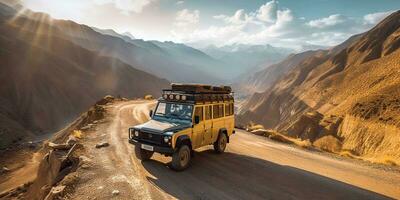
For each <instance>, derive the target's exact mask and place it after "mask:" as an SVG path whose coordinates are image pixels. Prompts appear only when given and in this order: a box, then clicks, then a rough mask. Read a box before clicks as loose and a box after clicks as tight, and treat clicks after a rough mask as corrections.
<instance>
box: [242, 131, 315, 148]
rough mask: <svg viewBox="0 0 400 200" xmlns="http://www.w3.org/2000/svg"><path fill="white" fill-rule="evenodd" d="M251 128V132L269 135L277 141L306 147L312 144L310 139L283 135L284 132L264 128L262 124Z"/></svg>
mask: <svg viewBox="0 0 400 200" xmlns="http://www.w3.org/2000/svg"><path fill="white" fill-rule="evenodd" d="M249 129H250V130H251V131H250V132H251V133H253V134H255V135H260V136H264V137H268V138H269V139H271V140H275V141H278V142H282V143H285V144H295V145H297V146H299V147H302V148H306V149H308V148H310V147H311V146H312V144H311V142H310V140H300V139H296V138H292V137H289V136H286V135H283V134H281V133H278V132H276V131H274V130H271V129H264V128H263V126H261V125H254V126H251V127H250V128H248V130H249Z"/></svg>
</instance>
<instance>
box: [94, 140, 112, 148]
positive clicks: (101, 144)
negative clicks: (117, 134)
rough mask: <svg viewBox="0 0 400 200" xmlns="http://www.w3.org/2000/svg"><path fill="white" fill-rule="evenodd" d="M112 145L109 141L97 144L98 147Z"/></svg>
mask: <svg viewBox="0 0 400 200" xmlns="http://www.w3.org/2000/svg"><path fill="white" fill-rule="evenodd" d="M108 146H110V144H108V142H100V143H98V144H96V148H98V149H99V148H102V147H108Z"/></svg>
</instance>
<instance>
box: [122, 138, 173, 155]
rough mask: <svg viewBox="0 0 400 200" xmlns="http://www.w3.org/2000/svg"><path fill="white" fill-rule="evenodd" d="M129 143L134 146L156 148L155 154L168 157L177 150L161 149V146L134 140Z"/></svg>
mask: <svg viewBox="0 0 400 200" xmlns="http://www.w3.org/2000/svg"><path fill="white" fill-rule="evenodd" d="M129 143H131V144H133V145H140V144H147V145H150V146H152V147H153V148H154V152H157V153H161V154H166V155H172V154H173V153H174V152H175V150H174V149H173V148H171V147H161V146H157V145H154V144H151V143H147V142H143V141H137V140H134V139H129Z"/></svg>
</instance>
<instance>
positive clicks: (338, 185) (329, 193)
mask: <svg viewBox="0 0 400 200" xmlns="http://www.w3.org/2000/svg"><path fill="white" fill-rule="evenodd" d="M142 164H143V166H144V168H145V169H146V170H147V171H148V172H149V173H150V174H151V175H152V176H154V178H153V177H150V176H148V177H147V179H148V180H149V181H150V182H151V183H152V184H154V185H156V186H157V187H158V188H160V189H161V190H163V191H165V192H166V193H168V194H170V195H171V196H173V197H175V198H178V199H391V198H389V197H387V196H384V195H381V194H378V193H375V192H372V191H368V190H365V189H362V188H359V187H356V186H353V185H350V184H347V183H343V182H340V181H337V180H334V179H331V178H327V177H324V176H321V175H318V174H314V173H312V172H308V171H304V170H301V169H297V168H295V167H291V166H283V165H279V164H275V163H273V162H269V161H266V160H262V159H259V158H255V157H250V156H245V155H239V154H235V153H230V152H226V153H224V154H221V155H217V154H215V153H214V152H213V151H212V150H205V151H202V152H196V156H195V157H194V158H193V162H192V166H191V167H190V168H188V169H187V170H186V171H183V172H174V171H172V170H170V169H169V167H168V164H165V163H162V162H160V161H157V160H150V161H145V162H142Z"/></svg>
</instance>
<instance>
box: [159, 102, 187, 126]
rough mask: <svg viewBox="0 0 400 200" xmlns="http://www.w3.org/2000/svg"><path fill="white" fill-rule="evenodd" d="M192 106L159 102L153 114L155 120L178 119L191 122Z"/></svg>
mask: <svg viewBox="0 0 400 200" xmlns="http://www.w3.org/2000/svg"><path fill="white" fill-rule="evenodd" d="M192 112H193V105H189V104H180V103H173V102H167V103H164V102H159V103H158V105H157V110H156V112H155V113H154V117H155V118H168V119H178V120H185V121H189V122H191V121H192Z"/></svg>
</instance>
